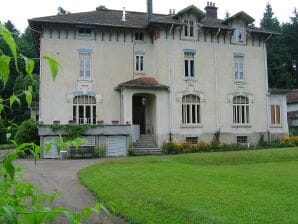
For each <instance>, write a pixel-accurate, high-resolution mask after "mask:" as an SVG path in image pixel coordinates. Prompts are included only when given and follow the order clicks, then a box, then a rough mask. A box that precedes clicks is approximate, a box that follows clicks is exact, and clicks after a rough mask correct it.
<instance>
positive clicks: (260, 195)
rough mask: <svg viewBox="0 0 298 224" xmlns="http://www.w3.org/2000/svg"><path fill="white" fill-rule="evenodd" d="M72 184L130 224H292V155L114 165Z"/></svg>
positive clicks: (87, 172) (296, 198)
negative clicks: (82, 185)
mask: <svg viewBox="0 0 298 224" xmlns="http://www.w3.org/2000/svg"><path fill="white" fill-rule="evenodd" d="M79 177H80V179H81V182H82V183H83V184H84V185H86V186H87V187H88V188H89V189H90V190H91V191H92V192H93V193H94V194H95V195H96V197H98V200H99V201H103V202H104V203H105V204H106V206H107V207H110V208H111V207H113V208H114V209H115V212H116V214H118V215H119V216H122V217H123V218H124V219H125V220H127V221H128V222H129V223H163V224H165V223H171V224H172V223H228V224H232V223H237V224H239V223H241V224H242V223H243V224H245V223H249V224H251V223H260V224H264V223H270V224H273V223H278V224H282V223H289V224H294V223H298V148H287V149H270V150H269V149H267V150H257V151H239V152H220V153H199V154H187V155H177V156H160V157H132V158H123V159H114V160H110V161H107V162H105V163H103V164H96V165H93V166H91V167H88V168H85V169H83V170H81V171H80V172H79Z"/></svg>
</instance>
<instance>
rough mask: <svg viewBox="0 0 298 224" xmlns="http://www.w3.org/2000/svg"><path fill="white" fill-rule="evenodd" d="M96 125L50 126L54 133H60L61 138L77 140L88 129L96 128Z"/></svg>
mask: <svg viewBox="0 0 298 224" xmlns="http://www.w3.org/2000/svg"><path fill="white" fill-rule="evenodd" d="M96 127H97V126H96V125H90V124H82V125H71V124H70V125H60V124H57V125H51V128H52V130H53V131H54V132H58V131H61V132H62V136H63V137H65V138H66V139H68V140H73V139H75V138H79V137H81V136H82V135H84V134H85V132H86V131H87V130H88V129H91V128H96Z"/></svg>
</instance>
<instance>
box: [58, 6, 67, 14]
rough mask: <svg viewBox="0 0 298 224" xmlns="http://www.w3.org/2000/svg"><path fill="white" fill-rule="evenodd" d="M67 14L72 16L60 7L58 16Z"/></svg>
mask: <svg viewBox="0 0 298 224" xmlns="http://www.w3.org/2000/svg"><path fill="white" fill-rule="evenodd" d="M66 14H70V12H69V11H66V10H65V9H64V8H62V7H60V6H59V7H58V13H57V15H66Z"/></svg>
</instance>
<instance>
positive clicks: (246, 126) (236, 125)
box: [232, 124, 251, 128]
mask: <svg viewBox="0 0 298 224" xmlns="http://www.w3.org/2000/svg"><path fill="white" fill-rule="evenodd" d="M232 128H251V125H250V124H233V125H232Z"/></svg>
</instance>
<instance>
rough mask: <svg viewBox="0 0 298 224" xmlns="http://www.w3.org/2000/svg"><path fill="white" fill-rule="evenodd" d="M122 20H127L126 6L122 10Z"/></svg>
mask: <svg viewBox="0 0 298 224" xmlns="http://www.w3.org/2000/svg"><path fill="white" fill-rule="evenodd" d="M121 20H122V21H126V11H125V7H123V11H122V19H121Z"/></svg>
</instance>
